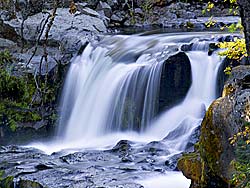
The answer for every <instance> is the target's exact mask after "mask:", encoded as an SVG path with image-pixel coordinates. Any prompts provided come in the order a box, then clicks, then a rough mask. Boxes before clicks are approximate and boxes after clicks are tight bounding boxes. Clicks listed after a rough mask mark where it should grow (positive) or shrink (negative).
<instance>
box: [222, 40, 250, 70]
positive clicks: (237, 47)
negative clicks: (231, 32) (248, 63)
mask: <svg viewBox="0 0 250 188" xmlns="http://www.w3.org/2000/svg"><path fill="white" fill-rule="evenodd" d="M218 46H219V48H221V49H224V50H223V51H221V52H219V53H218V54H219V55H220V56H225V57H227V58H228V59H229V60H236V61H241V60H242V59H243V57H247V51H246V43H245V39H239V38H235V39H234V41H232V42H220V43H219V44H218ZM231 70H232V67H230V66H228V67H226V69H225V70H224V72H225V74H227V75H230V74H231Z"/></svg>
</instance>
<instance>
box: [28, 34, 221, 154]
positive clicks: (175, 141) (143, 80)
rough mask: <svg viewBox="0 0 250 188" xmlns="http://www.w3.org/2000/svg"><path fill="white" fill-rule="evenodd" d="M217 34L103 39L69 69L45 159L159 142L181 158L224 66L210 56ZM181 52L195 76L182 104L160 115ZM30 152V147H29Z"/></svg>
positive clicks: (94, 44)
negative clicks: (170, 68)
mask: <svg viewBox="0 0 250 188" xmlns="http://www.w3.org/2000/svg"><path fill="white" fill-rule="evenodd" d="M221 36H223V35H222V34H218V33H217V34H216V33H205V34H204V33H185V34H179V33H177V34H174V35H173V34H153V35H132V36H126V35H116V36H104V37H103V39H102V40H101V41H96V42H93V43H91V44H89V45H88V46H87V47H86V48H85V50H84V51H83V53H82V55H80V56H77V57H76V58H75V59H74V60H73V61H72V63H71V65H70V69H69V70H68V74H67V78H66V80H65V84H64V90H63V93H62V97H61V107H60V111H61V112H60V115H59V116H60V121H59V126H58V127H59V130H58V138H59V140H58V139H57V141H56V142H53V144H52V145H50V147H48V146H45V145H41V144H40V145H37V144H35V147H38V148H39V149H42V150H45V151H47V152H48V153H51V152H53V151H59V150H61V149H65V148H88V147H92V148H103V147H106V146H109V147H112V146H114V144H115V143H117V142H118V141H119V140H122V139H127V140H133V141H135V142H136V141H137V142H145V143H147V142H150V141H155V140H163V141H164V143H165V144H166V147H167V148H169V150H170V151H171V152H172V154H174V153H179V152H182V151H183V150H184V149H185V147H186V144H187V142H188V140H189V138H190V136H191V135H192V133H193V132H194V130H195V129H196V128H197V127H198V126H199V125H200V124H201V120H202V118H203V116H204V113H205V110H206V109H207V108H208V106H209V105H210V104H211V102H212V101H213V100H214V99H215V98H216V91H215V90H216V76H217V72H218V68H219V66H220V64H221V62H222V59H221V58H220V57H219V56H218V55H217V53H216V52H215V53H213V54H212V55H211V56H209V55H208V52H207V50H208V48H209V43H210V42H213V41H216V40H217V38H218V37H221ZM183 44H186V45H190V44H192V49H191V50H190V51H188V52H185V53H186V55H187V56H188V58H189V60H190V63H191V69H192V85H191V87H190V89H189V91H188V92H187V94H186V97H185V98H184V99H183V101H182V102H181V103H179V104H176V105H175V106H174V107H172V108H171V109H169V110H167V111H165V112H162V113H161V114H159V88H160V81H161V73H162V67H163V64H164V62H165V61H166V60H167V59H168V58H169V57H170V56H172V55H174V54H177V53H178V52H179V51H180V49H181V46H182V45H183ZM33 146H34V145H33Z"/></svg>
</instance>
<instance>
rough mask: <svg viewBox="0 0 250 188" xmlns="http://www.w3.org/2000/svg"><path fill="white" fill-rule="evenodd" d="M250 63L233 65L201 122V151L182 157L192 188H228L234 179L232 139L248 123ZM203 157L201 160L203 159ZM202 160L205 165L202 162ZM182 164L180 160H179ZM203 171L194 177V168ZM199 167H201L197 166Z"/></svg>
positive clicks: (184, 169)
mask: <svg viewBox="0 0 250 188" xmlns="http://www.w3.org/2000/svg"><path fill="white" fill-rule="evenodd" d="M249 71H250V69H249V66H238V67H235V68H233V71H232V74H231V76H230V78H229V79H228V81H227V82H226V84H225V87H224V90H223V95H222V97H221V98H219V99H217V100H216V101H214V102H213V103H212V104H211V106H210V107H209V109H208V111H207V112H206V116H205V118H204V119H203V121H202V125H201V136H200V139H199V145H198V146H197V147H198V148H197V149H198V150H197V151H196V153H195V154H189V155H188V156H191V158H190V157H185V156H184V157H183V158H181V159H180V168H179V169H181V170H182V171H183V172H184V175H186V177H189V178H191V179H192V187H194V188H195V187H202V186H205V187H227V186H228V185H229V184H230V179H231V170H232V166H231V161H232V160H233V159H235V157H236V156H235V152H234V148H233V146H232V145H231V144H230V143H229V138H231V137H232V136H233V135H235V134H236V133H237V132H238V131H239V130H241V129H242V127H243V126H244V122H249V115H248V112H249V106H250V104H249V101H250V100H249V99H250V79H249V77H250V76H249ZM200 159H201V160H200ZM199 161H202V162H203V165H202V166H200V165H199V163H200V162H199ZM178 166H179V163H178ZM194 167H195V169H196V170H199V171H202V172H203V174H202V176H203V178H202V179H199V177H200V175H199V176H194V174H196V175H197V174H199V173H193V174H191V173H190V174H188V172H191V171H192V169H194ZM197 168H199V169H197Z"/></svg>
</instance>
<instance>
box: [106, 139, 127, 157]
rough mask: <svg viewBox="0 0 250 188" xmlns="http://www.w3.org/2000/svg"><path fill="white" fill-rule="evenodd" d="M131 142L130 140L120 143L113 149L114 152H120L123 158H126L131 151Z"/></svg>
mask: <svg viewBox="0 0 250 188" xmlns="http://www.w3.org/2000/svg"><path fill="white" fill-rule="evenodd" d="M130 144H131V142H130V141H128V140H121V141H119V142H118V143H117V144H116V145H115V146H114V147H113V148H112V149H111V151H112V152H118V153H119V154H120V155H121V156H126V155H128V154H129V152H130V151H131V145H130Z"/></svg>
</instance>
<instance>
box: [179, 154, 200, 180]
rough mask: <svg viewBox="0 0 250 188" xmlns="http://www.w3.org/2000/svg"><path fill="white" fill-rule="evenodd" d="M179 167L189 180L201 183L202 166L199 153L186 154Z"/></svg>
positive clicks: (180, 160)
mask: <svg viewBox="0 0 250 188" xmlns="http://www.w3.org/2000/svg"><path fill="white" fill-rule="evenodd" d="M177 165H178V168H179V169H180V170H181V171H182V172H183V173H184V175H185V176H186V177H187V178H190V179H192V180H194V181H195V182H197V183H198V182H201V176H202V165H201V161H200V155H199V153H198V152H194V153H188V154H184V155H183V156H182V157H181V158H180V159H179V160H178V164H177Z"/></svg>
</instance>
